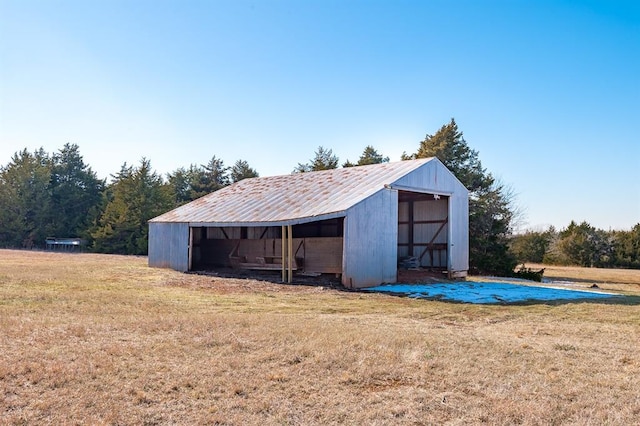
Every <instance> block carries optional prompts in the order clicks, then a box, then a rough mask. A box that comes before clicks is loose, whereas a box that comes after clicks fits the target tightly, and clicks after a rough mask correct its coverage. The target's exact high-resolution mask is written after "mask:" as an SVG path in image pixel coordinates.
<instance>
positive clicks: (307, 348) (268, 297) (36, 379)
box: [0, 250, 640, 425]
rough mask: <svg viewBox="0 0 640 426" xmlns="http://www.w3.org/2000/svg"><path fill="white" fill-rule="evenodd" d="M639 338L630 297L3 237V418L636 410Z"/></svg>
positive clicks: (629, 416)
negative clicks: (167, 261) (547, 298)
mask: <svg viewBox="0 0 640 426" xmlns="http://www.w3.org/2000/svg"><path fill="white" fill-rule="evenodd" d="M554 271H555V270H554ZM548 272H549V270H548ZM568 273H569V272H566V271H564V270H563V271H562V274H561V275H558V276H563V277H565V278H568V276H566V275H567V274H568ZM575 273H576V274H577V273H580V274H586V275H584V276H585V277H586V278H585V279H589V280H597V279H599V278H597V277H596V275H595V273H596V272H595V271H594V270H587V271H586V272H584V271H575ZM546 275H547V276H549V275H548V274H546ZM614 275H615V274H614ZM612 276H613V275H612ZM625 277H627V275H625ZM607 280H608V279H607ZM607 280H603V281H607ZM628 280H630V281H628ZM624 281H625V282H624V284H626V285H627V288H626V289H625V291H626V292H627V293H635V294H640V289H639V288H637V283H638V282H640V271H631V272H628V277H627V278H624ZM610 284H615V283H610ZM638 342H640V297H638V296H636V297H631V298H628V299H627V301H626V302H625V303H624V304H608V303H594V302H592V303H570V304H557V305H546V304H538V305H536V304H534V305H527V306H479V305H465V304H450V303H443V302H434V301H426V300H413V299H409V298H400V297H393V296H385V295H380V294H364V293H357V292H346V291H338V290H333V289H325V288H322V287H311V286H290V285H279V284H272V283H268V282H261V281H255V280H239V279H223V278H218V277H211V276H196V275H187V274H181V273H177V272H174V271H169V270H160V269H150V268H148V267H147V266H146V258H143V257H122V256H109V255H94V254H52V253H44V252H22V251H9V250H0V424H10V425H12V424H147V425H154V424H158V425H160V424H234V425H244V424H305V425H306V424H323V425H324V424H464V425H467V424H491V425H495V424H498V425H500V424H503V425H512V424H524V425H533V424H536V425H538V424H549V425H559V424H580V425H587V424H592V425H600V424H610V425H629V424H638V421H639V419H640V392H639V391H638V389H639V388H640V344H639V343H638Z"/></svg>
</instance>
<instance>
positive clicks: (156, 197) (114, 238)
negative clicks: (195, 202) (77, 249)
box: [92, 158, 173, 254]
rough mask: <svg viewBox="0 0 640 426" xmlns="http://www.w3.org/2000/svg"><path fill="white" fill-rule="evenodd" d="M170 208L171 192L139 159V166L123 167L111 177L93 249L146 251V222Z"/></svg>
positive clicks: (145, 163)
mask: <svg viewBox="0 0 640 426" xmlns="http://www.w3.org/2000/svg"><path fill="white" fill-rule="evenodd" d="M172 207H173V200H172V197H171V191H170V189H169V186H168V185H165V184H164V183H163V181H162V178H161V177H160V176H159V175H158V174H156V173H155V172H154V171H152V170H151V164H150V162H149V160H147V159H145V158H143V159H142V160H141V161H140V166H139V167H131V166H127V164H126V163H125V164H124V165H123V166H122V168H121V169H120V172H119V173H118V174H117V175H116V176H114V180H113V182H112V183H111V184H110V185H109V187H108V189H107V203H106V207H105V210H104V213H103V214H102V216H101V217H100V219H99V221H98V224H97V227H96V229H95V230H94V231H93V233H92V236H93V238H94V239H95V242H94V249H95V250H96V251H100V252H105V253H119V254H146V253H147V247H148V236H149V227H148V224H147V221H148V220H149V219H151V218H153V217H155V216H158V215H160V214H162V213H164V212H166V211H167V210H169V209H171V208H172Z"/></svg>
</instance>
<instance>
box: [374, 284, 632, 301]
mask: <svg viewBox="0 0 640 426" xmlns="http://www.w3.org/2000/svg"><path fill="white" fill-rule="evenodd" d="M363 290H365V291H373V292H382V293H393V294H401V295H406V296H408V297H414V298H418V299H434V300H445V301H451V302H463V303H478V304H491V303H500V304H506V303H528V302H548V301H554V300H555V301H558V300H590V299H610V298H614V297H623V296H621V295H617V294H612V293H600V292H595V291H585V290H571V289H559V288H551V287H536V286H528V285H526V286H525V285H518V284H507V283H497V282H459V283H446V284H388V285H381V286H377V287H369V288H366V289H363Z"/></svg>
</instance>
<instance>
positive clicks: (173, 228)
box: [149, 223, 189, 272]
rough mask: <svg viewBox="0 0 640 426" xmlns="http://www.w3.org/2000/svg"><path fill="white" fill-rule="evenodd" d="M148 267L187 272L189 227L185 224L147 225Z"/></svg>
mask: <svg viewBox="0 0 640 426" xmlns="http://www.w3.org/2000/svg"><path fill="white" fill-rule="evenodd" d="M149 266H152V267H156V268H171V269H175V270H176V271H183V272H184V271H187V270H189V226H188V225H187V224H186V223H150V224H149Z"/></svg>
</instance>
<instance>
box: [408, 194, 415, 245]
mask: <svg viewBox="0 0 640 426" xmlns="http://www.w3.org/2000/svg"><path fill="white" fill-rule="evenodd" d="M413 207H414V206H413V201H409V235H408V237H409V256H413V232H414V229H413V227H414V226H415V224H414V222H413Z"/></svg>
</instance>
